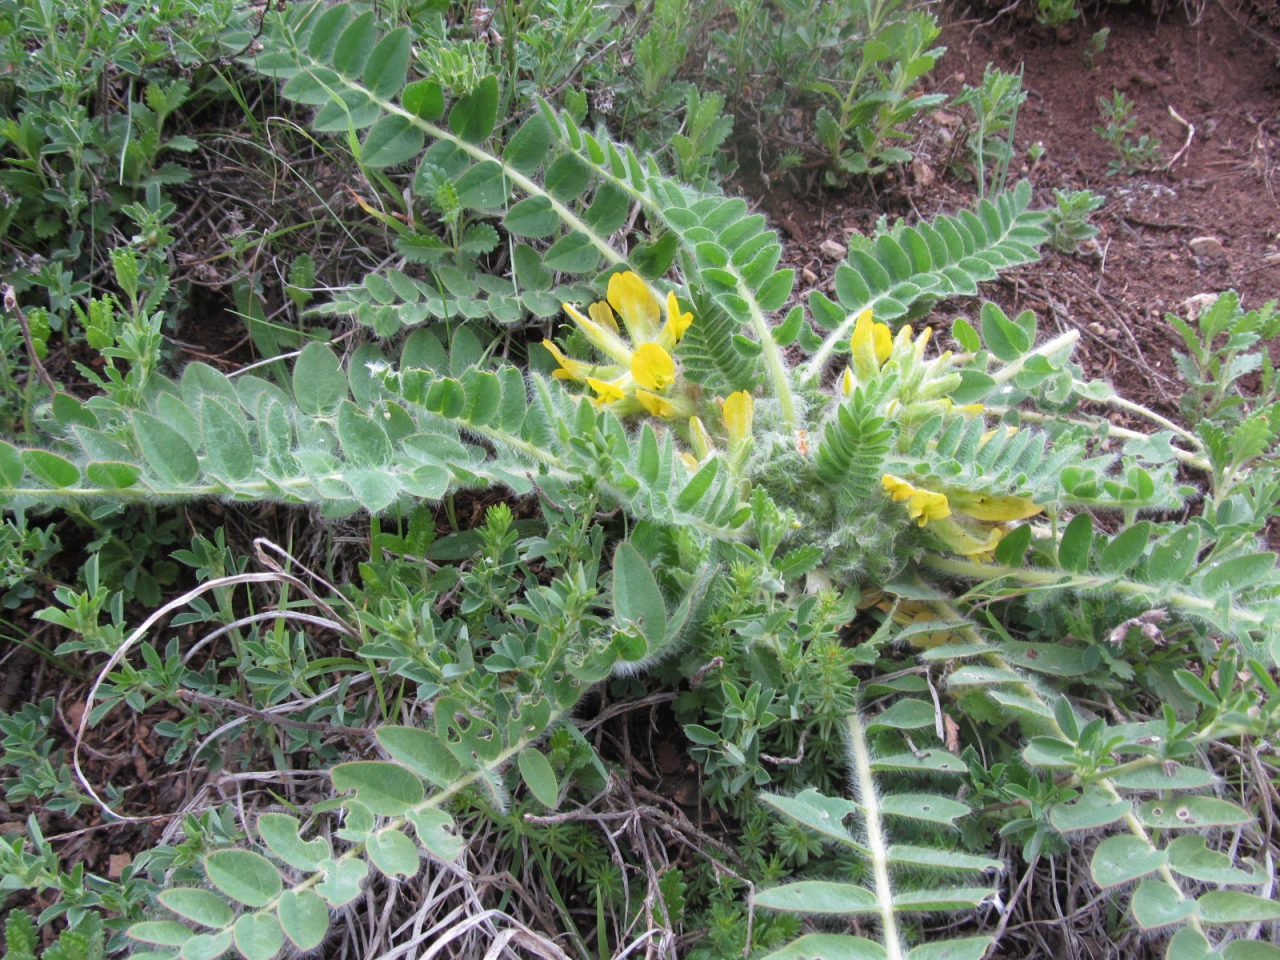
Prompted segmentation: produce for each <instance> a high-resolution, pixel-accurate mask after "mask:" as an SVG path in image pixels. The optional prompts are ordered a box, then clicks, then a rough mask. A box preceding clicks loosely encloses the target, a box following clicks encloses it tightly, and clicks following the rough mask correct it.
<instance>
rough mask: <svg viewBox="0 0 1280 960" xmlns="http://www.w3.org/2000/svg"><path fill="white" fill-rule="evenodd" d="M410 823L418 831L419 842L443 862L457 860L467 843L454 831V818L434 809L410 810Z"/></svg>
mask: <svg viewBox="0 0 1280 960" xmlns="http://www.w3.org/2000/svg"><path fill="white" fill-rule="evenodd" d="M408 817H409V821H410V822H411V823H412V824H413V828H414V830H415V831H417V834H418V842H419V843H421V844H422V845H423V847H425V848H426V849H427V851H428V852H429V853H431V854H432V855H434V856H437V857H439V858H440V859H441V860H457V859H458V857H459V856H461V855H462V851H463V850H464V849H465V848H466V843H465V842H464V841H463V839H462V838H461V837H459V836H458V835H457V834H456V833H455V832H454V831H455V829H456V826H457V825H456V824H455V823H454V822H453V817H451V816H449V814H447V813H445V812H444V811H443V810H437V809H435V808H433V807H427V808H425V809H422V808H419V809H417V810H410V811H409V814H408Z"/></svg>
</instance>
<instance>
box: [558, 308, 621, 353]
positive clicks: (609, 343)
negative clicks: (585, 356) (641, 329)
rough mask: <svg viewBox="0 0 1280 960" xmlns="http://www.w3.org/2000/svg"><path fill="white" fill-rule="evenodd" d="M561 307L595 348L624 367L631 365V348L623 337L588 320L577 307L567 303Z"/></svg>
mask: <svg viewBox="0 0 1280 960" xmlns="http://www.w3.org/2000/svg"><path fill="white" fill-rule="evenodd" d="M561 306H562V307H564V312H565V313H567V314H568V315H569V317H570V318H571V319H572V320H573V322H574V323H575V324H577V325H578V329H580V330H581V331H582V332H583V333H585V334H586V335H587V339H588V340H590V341H591V345H592V346H593V347H595V348H596V349H597V350H599V351H600V352H601V353H603V354H604V355H605V356H606V357H608V358H609V359H610V360H613V361H615V362H616V363H620V364H622V365H623V366H624V367H626V366H630V365H631V348H630V347H628V346H627V345H626V343H624V342H623V340H622V338H621V337H619V336H618V335H617V334H616V333H614V332H613V331H612V330H609V329H606V328H605V327H602V326H601V325H600V324H598V323H596V322H595V321H594V320H588V319H587V318H586V317H584V316H583V315H582V314H581V313H579V312H578V310H577V309H576V308H575V307H573V306H571V305H569V304H567V303H564V304H561ZM588 309H589V308H588Z"/></svg>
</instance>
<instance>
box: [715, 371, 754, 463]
mask: <svg viewBox="0 0 1280 960" xmlns="http://www.w3.org/2000/svg"><path fill="white" fill-rule="evenodd" d="M755 410H756V402H755V400H754V399H753V398H752V396H751V394H750V393H748V392H747V391H746V390H739V391H738V392H737V393H731V394H729V396H727V397H726V398H725V401H724V409H723V410H722V411H721V416H723V417H724V429H725V433H726V434H727V436H728V440H729V463H730V465H732V466H734V467H738V466H740V465H741V464H742V461H743V459H744V458H745V457H746V455H747V453H748V452H749V451H750V449H751V442H752V436H751V423H752V421H753V420H754V419H755Z"/></svg>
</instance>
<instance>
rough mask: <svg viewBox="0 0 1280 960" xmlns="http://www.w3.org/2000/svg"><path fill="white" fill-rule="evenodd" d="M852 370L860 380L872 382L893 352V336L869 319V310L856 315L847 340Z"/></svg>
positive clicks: (886, 329)
mask: <svg viewBox="0 0 1280 960" xmlns="http://www.w3.org/2000/svg"><path fill="white" fill-rule="evenodd" d="M849 351H850V353H851V354H852V360H853V370H854V373H855V375H856V376H857V377H858V379H860V380H864V381H866V380H872V379H874V378H875V375H876V373H877V372H878V371H879V369H880V367H881V366H883V365H884V362H885V361H886V360H888V359H889V354H890V353H891V352H892V351H893V334H892V333H890V332H889V328H888V327H887V326H886V325H885V324H883V323H876V322H875V321H874V320H872V319H871V308H870V307H868V308H867V309H866V310H863V311H862V312H861V313H860V314H858V319H857V321H856V322H855V323H854V325H853V336H852V337H850V338H849Z"/></svg>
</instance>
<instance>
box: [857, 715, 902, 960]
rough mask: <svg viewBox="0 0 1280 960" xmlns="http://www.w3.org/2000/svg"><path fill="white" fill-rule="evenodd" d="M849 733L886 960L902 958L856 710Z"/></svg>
mask: <svg viewBox="0 0 1280 960" xmlns="http://www.w3.org/2000/svg"><path fill="white" fill-rule="evenodd" d="M845 726H846V729H847V730H848V732H849V748H850V750H851V751H852V752H853V770H854V779H855V780H856V781H857V790H858V803H859V804H860V805H861V806H862V815H863V817H864V818H865V821H866V830H867V853H868V857H869V859H870V860H871V870H872V877H873V879H874V881H875V894H876V901H877V903H878V905H879V909H880V923H881V926H882V927H883V928H884V930H883V933H884V947H885V954H886V957H887V960H903V957H904V956H905V954H904V952H903V947H902V937H901V935H900V934H899V933H898V918H897V915H896V914H895V913H894V910H893V885H892V884H891V883H890V881H889V847H888V845H887V844H886V843H885V840H884V825H883V823H882V822H881V820H880V797H879V796H878V795H877V794H876V785H875V780H874V778H873V775H872V773H871V753H870V751H869V750H868V749H867V738H866V732H865V731H864V730H863V728H862V720H861V718H860V717H859V716H858V712H857V711H856V710H853V711H850V713H849V716H848V718H847V719H846V721H845Z"/></svg>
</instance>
